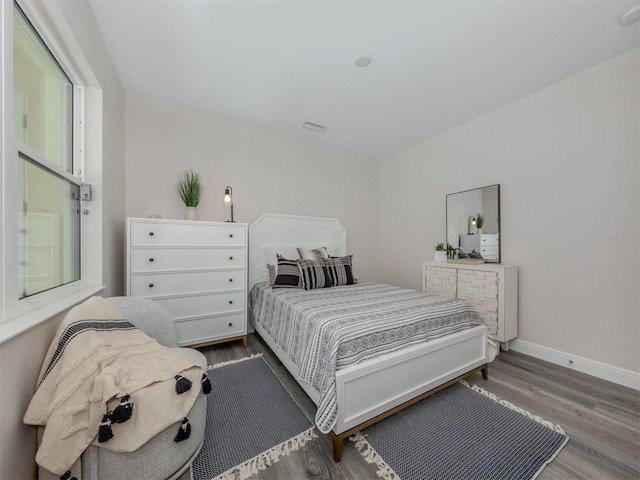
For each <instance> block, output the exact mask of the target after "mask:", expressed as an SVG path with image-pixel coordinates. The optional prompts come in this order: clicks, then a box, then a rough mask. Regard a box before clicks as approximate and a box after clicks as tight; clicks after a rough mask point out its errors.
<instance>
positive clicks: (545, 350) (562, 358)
mask: <svg viewBox="0 0 640 480" xmlns="http://www.w3.org/2000/svg"><path fill="white" fill-rule="evenodd" d="M509 350H514V351H516V352H519V353H524V354H525V355H529V356H532V357H536V358H539V359H541V360H545V361H547V362H550V363H555V364H556V365H561V366H563V367H567V368H571V369H573V370H577V371H579V372H582V373H586V374H588V375H593V376H594V377H598V378H602V379H603V380H608V381H609V382H613V383H617V384H619V385H624V386H625V387H629V388H633V389H634V390H640V374H638V373H636V372H632V371H631V370H625V369H624V368H618V367H612V366H611V365H607V364H605V363H601V362H596V361H595V360H590V359H588V358H584V357H579V356H577V355H571V354H569V353H566V352H562V351H560V350H555V349H553V348H549V347H543V346H542V345H536V344H535V343H531V342H526V341H524V340H511V341H510V342H509Z"/></svg>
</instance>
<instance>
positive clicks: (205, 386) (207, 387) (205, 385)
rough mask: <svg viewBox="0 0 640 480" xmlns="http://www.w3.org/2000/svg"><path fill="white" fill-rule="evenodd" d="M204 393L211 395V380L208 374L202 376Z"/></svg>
mask: <svg viewBox="0 0 640 480" xmlns="http://www.w3.org/2000/svg"><path fill="white" fill-rule="evenodd" d="M202 393H204V394H205V395H209V394H210V393H211V380H209V377H207V374H206V373H203V374H202Z"/></svg>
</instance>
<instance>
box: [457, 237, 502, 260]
mask: <svg viewBox="0 0 640 480" xmlns="http://www.w3.org/2000/svg"><path fill="white" fill-rule="evenodd" d="M460 247H462V249H463V250H464V251H465V252H467V253H469V252H472V251H473V250H475V251H476V252H478V253H479V254H480V255H482V258H486V259H487V260H497V259H498V234H497V233H481V234H480V235H460Z"/></svg>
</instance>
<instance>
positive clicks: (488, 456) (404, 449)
mask: <svg viewBox="0 0 640 480" xmlns="http://www.w3.org/2000/svg"><path fill="white" fill-rule="evenodd" d="M350 439H351V440H352V441H353V442H354V443H355V444H356V448H357V449H358V450H359V451H360V452H361V453H362V455H364V457H365V459H366V460H367V461H368V462H369V463H373V464H376V465H377V466H378V467H379V470H378V475H379V476H380V477H382V478H384V479H386V480H397V479H402V480H429V479H433V480H436V479H438V480H441V479H456V480H462V479H469V480H470V479H482V480H488V479H495V480H503V479H510V480H530V479H533V478H535V477H537V476H538V474H539V473H540V472H541V471H542V469H543V468H544V467H545V466H546V465H547V464H548V463H549V462H551V461H552V460H553V459H554V458H555V456H556V455H557V454H558V452H559V451H560V450H561V449H562V447H564V445H565V444H566V443H567V441H568V440H569V437H567V436H566V435H565V434H564V432H563V431H562V429H561V428H560V427H559V426H557V425H553V424H552V423H549V422H547V421H545V420H543V419H541V418H540V417H536V416H534V415H531V414H530V413H528V412H526V411H524V410H522V409H520V408H518V407H516V406H514V405H513V404H511V403H509V402H506V401H503V400H500V399H498V398H497V397H496V396H494V395H492V394H491V393H489V392H487V391H486V390H483V389H482V388H480V387H476V386H473V387H472V386H469V385H468V384H467V383H466V382H459V383H457V384H455V385H452V386H450V387H449V388H446V389H444V390H441V391H440V392H438V393H436V394H434V395H432V396H431V397H428V398H426V399H424V400H422V401H420V402H418V403H416V404H414V405H412V406H411V407H408V408H406V409H405V410H402V411H400V412H398V413H396V414H395V415H392V416H391V417H389V418H387V419H385V420H383V421H382V422H380V423H377V424H375V425H373V426H371V427H369V428H367V429H365V430H364V431H362V432H361V433H359V434H356V435H354V436H352V437H350Z"/></svg>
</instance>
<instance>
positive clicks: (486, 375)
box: [480, 363, 489, 380]
mask: <svg viewBox="0 0 640 480" xmlns="http://www.w3.org/2000/svg"><path fill="white" fill-rule="evenodd" d="M480 371H481V372H482V379H483V380H489V364H488V363H487V364H486V365H484V366H483V367H482V369H480Z"/></svg>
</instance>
